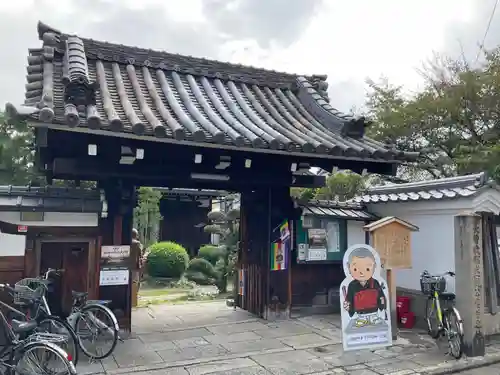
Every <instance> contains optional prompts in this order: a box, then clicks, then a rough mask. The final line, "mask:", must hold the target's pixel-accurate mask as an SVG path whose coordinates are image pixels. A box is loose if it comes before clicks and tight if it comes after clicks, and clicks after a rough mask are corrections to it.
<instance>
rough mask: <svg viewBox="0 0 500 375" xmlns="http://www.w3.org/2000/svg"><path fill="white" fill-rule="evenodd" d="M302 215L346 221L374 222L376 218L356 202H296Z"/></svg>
mask: <svg viewBox="0 0 500 375" xmlns="http://www.w3.org/2000/svg"><path fill="white" fill-rule="evenodd" d="M297 203H298V205H299V207H301V208H302V210H303V214H304V215H315V216H323V217H331V218H337V219H348V220H360V221H365V220H376V219H377V217H376V216H375V215H373V214H371V213H369V212H367V211H366V210H365V209H364V208H363V206H362V205H361V204H359V203H356V202H337V201H326V200H315V199H313V200H310V201H307V202H301V201H297Z"/></svg>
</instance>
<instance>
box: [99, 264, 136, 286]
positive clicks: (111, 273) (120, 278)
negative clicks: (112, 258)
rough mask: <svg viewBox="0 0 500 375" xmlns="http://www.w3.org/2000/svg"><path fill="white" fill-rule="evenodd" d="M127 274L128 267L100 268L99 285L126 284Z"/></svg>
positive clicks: (127, 280) (128, 272)
mask: <svg viewBox="0 0 500 375" xmlns="http://www.w3.org/2000/svg"><path fill="white" fill-rule="evenodd" d="M129 274H130V271H129V270H128V269H119V268H115V269H112V268H111V269H102V270H101V272H100V274H99V285H100V286H112V285H128V282H129Z"/></svg>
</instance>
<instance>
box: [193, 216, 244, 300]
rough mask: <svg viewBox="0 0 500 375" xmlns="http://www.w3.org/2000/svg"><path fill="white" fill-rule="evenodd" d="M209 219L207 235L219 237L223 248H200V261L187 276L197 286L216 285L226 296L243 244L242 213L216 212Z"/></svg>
mask: <svg viewBox="0 0 500 375" xmlns="http://www.w3.org/2000/svg"><path fill="white" fill-rule="evenodd" d="M207 218H208V220H209V221H210V222H211V224H209V225H206V226H205V228H204V231H205V232H207V233H211V234H214V233H215V234H218V235H219V236H220V242H221V245H220V246H210V245H206V246H203V247H202V248H200V251H199V254H198V255H199V257H200V258H198V259H193V260H192V261H191V264H190V266H189V269H188V272H186V276H187V277H188V278H189V279H190V280H193V281H196V282H200V283H212V284H215V285H216V286H217V288H218V289H219V291H220V292H221V293H225V292H226V291H227V283H228V278H229V277H230V276H232V275H234V273H235V269H234V268H235V265H236V258H237V250H238V248H237V245H238V240H239V224H238V220H239V210H237V209H231V210H229V211H228V212H220V211H212V212H210V213H209V214H208V215H207ZM201 258H203V259H201ZM214 266H215V267H214Z"/></svg>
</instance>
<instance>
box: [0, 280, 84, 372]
mask: <svg viewBox="0 0 500 375" xmlns="http://www.w3.org/2000/svg"><path fill="white" fill-rule="evenodd" d="M4 288H5V284H0V289H4ZM0 324H1V325H2V326H3V330H4V332H5V333H6V335H5V338H6V340H7V342H6V345H4V346H3V347H1V348H0V369H1V370H2V371H0V373H2V374H4V375H46V374H49V373H52V374H58V375H76V368H75V365H74V364H73V362H72V359H71V356H70V355H69V354H68V353H67V352H65V351H64V350H63V349H62V348H60V347H59V346H58V344H59V343H61V342H64V340H66V338H65V337H63V336H62V335H57V334H50V333H35V334H32V335H28V334H29V333H30V332H34V331H35V330H36V328H37V325H38V323H37V322H36V321H29V322H21V321H18V320H15V319H13V320H12V321H11V324H9V323H8V322H7V319H6V318H5V315H4V314H3V312H2V311H0ZM21 335H25V336H26V337H25V338H24V339H22V340H21V339H19V336H21ZM40 354H41V355H40ZM42 359H43V360H42ZM49 360H52V361H51V362H54V360H59V362H60V365H62V371H61V369H59V368H58V369H57V370H49V369H48V368H47V366H48V365H49Z"/></svg>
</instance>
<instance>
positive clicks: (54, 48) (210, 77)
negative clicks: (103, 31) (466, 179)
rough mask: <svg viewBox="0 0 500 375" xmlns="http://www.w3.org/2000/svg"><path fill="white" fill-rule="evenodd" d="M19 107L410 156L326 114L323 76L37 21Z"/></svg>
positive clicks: (182, 136) (299, 148)
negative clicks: (124, 41) (97, 36)
mask: <svg viewBox="0 0 500 375" xmlns="http://www.w3.org/2000/svg"><path fill="white" fill-rule="evenodd" d="M38 37H39V39H40V40H41V41H42V46H41V48H35V49H30V50H29V53H28V66H27V84H26V92H25V102H24V104H23V105H13V104H11V103H9V104H7V106H6V111H7V112H8V115H9V116H11V117H20V118H24V119H29V120H30V121H31V122H33V123H38V124H42V125H44V126H55V125H57V126H59V127H62V128H63V129H64V127H65V126H66V127H68V128H75V127H82V128H84V129H85V131H87V132H90V133H91V132H94V131H97V130H100V131H106V132H107V131H109V132H110V133H111V132H114V133H118V135H122V134H126V133H129V134H133V135H135V136H139V137H144V139H153V138H166V139H171V140H172V141H180V140H183V141H186V142H193V143H196V144H203V143H215V144H220V145H226V146H233V147H238V148H241V147H247V148H248V149H249V150H251V149H257V148H259V149H273V150H274V151H275V152H282V153H289V152H299V153H304V154H317V155H318V156H319V157H327V155H330V156H328V157H329V158H332V157H333V158H335V157H342V158H347V159H357V160H367V161H379V162H385V163H399V162H404V161H414V160H415V159H416V158H417V156H418V154H417V153H408V152H401V151H398V150H395V149H393V148H391V147H388V146H387V145H385V144H383V143H380V142H377V141H374V140H372V139H369V138H367V137H365V128H366V127H367V126H369V124H370V122H369V121H368V120H367V119H366V118H364V117H353V116H350V115H346V114H343V113H341V112H340V111H338V110H336V109H335V108H334V107H333V106H332V105H331V104H330V102H329V98H328V92H327V91H328V84H327V82H326V76H321V75H312V76H305V75H302V76H301V75H296V74H290V73H283V72H276V71H273V70H265V69H260V68H255V67H250V66H243V65H239V64H231V63H226V62H221V61H215V60H208V59H205V58H197V57H192V56H183V55H179V54H173V53H167V52H161V51H154V50H150V49H144V48H138V47H130V46H124V45H121V44H114V43H108V42H103V41H96V40H92V39H88V38H83V37H79V36H75V35H70V34H65V33H63V32H61V31H59V30H57V29H54V28H52V27H50V26H48V25H46V24H43V23H41V22H40V23H39V24H38Z"/></svg>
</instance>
